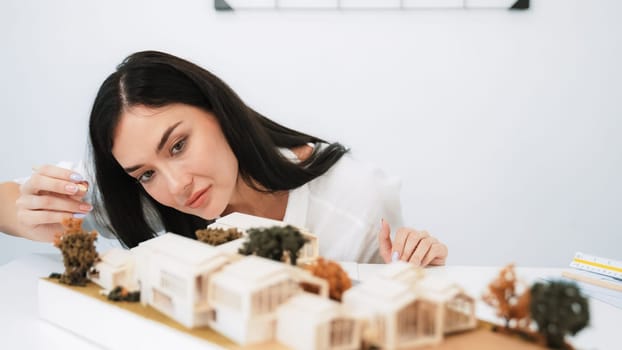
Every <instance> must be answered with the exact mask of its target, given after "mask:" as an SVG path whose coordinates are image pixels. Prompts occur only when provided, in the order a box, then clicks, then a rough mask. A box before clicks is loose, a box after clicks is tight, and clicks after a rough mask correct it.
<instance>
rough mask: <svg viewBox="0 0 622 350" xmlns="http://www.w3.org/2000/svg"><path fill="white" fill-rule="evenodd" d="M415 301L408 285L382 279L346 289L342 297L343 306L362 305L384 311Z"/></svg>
mask: <svg viewBox="0 0 622 350" xmlns="http://www.w3.org/2000/svg"><path fill="white" fill-rule="evenodd" d="M415 299H416V294H415V293H413V290H412V288H411V287H409V286H408V285H406V284H404V283H400V282H397V281H392V280H387V279H383V278H374V279H370V280H367V281H365V282H362V283H361V284H359V285H356V286H354V287H352V288H350V289H348V290H347V291H346V292H345V293H344V296H343V302H344V303H345V304H352V303H355V304H359V305H361V304H364V305H365V306H366V308H369V309H375V310H385V311H393V310H397V309H400V308H401V307H403V306H404V305H406V304H408V303H410V302H412V301H413V300H415ZM368 311H371V310H368ZM366 312H367V311H366Z"/></svg>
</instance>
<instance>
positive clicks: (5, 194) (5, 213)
mask: <svg viewBox="0 0 622 350" xmlns="http://www.w3.org/2000/svg"><path fill="white" fill-rule="evenodd" d="M18 197H19V184H18V183H16V182H3V183H0V232H4V233H7V234H9V235H12V236H23V233H22V232H20V228H19V224H18V223H17V206H16V205H15V202H16V201H17V198H18Z"/></svg>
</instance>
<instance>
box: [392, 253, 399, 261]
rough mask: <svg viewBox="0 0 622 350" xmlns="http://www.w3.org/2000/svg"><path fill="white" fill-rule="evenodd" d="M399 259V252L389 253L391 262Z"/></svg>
mask: <svg viewBox="0 0 622 350" xmlns="http://www.w3.org/2000/svg"><path fill="white" fill-rule="evenodd" d="M398 260H400V253H399V252H393V254H391V262H396V261H398Z"/></svg>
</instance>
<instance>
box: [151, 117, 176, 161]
mask: <svg viewBox="0 0 622 350" xmlns="http://www.w3.org/2000/svg"><path fill="white" fill-rule="evenodd" d="M179 124H181V121H178V122H177V123H175V124H173V125H171V126H169V127H168V129H166V131H165V132H164V134H162V138H161V139H160V143H159V144H158V148H156V154H157V153H160V151H161V150H162V147H164V145H165V144H166V141H168V138H169V137H170V136H171V133H172V132H173V131H174V130H175V128H176V127H177V126H179Z"/></svg>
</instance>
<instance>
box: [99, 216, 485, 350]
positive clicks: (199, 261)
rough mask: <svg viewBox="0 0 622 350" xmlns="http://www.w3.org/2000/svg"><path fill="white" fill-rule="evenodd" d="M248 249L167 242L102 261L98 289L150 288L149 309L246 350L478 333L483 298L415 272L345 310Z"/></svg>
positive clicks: (397, 267)
mask: <svg viewBox="0 0 622 350" xmlns="http://www.w3.org/2000/svg"><path fill="white" fill-rule="evenodd" d="M274 225H279V226H283V225H285V224H284V223H282V222H279V221H274V220H268V219H262V218H255V217H252V216H249V215H243V214H237V213H236V214H231V215H229V216H226V217H223V218H221V219H218V220H217V221H216V222H215V223H214V224H212V225H210V226H211V227H219V228H225V229H228V228H231V227H235V228H238V229H240V230H241V231H243V232H245V231H246V230H247V229H249V228H253V227H270V226H274ZM305 236H307V237H313V240H312V241H311V244H309V246H308V247H307V248H308V250H307V251H306V253H305V257H306V258H307V259H312V258H314V257H316V256H317V238H315V236H312V235H310V234H308V233H305ZM242 242H243V240H236V241H233V242H230V243H226V244H225V245H224V246H225V247H222V246H218V247H214V246H211V245H208V244H206V243H202V242H199V241H196V240H192V239H189V238H186V237H182V236H179V235H175V234H171V233H167V234H164V235H162V236H159V237H156V238H153V239H151V240H148V241H145V242H143V243H141V244H139V246H138V247H136V248H133V249H132V250H131V251H123V250H111V251H109V252H106V253H105V254H102V255H101V261H100V262H98V263H97V264H96V265H95V270H97V273H96V274H94V275H93V276H91V279H92V280H93V281H94V282H96V283H98V284H99V285H100V286H102V287H104V288H105V289H112V288H114V287H116V286H118V285H120V286H123V287H125V288H126V289H128V290H136V286H140V292H141V293H140V300H141V302H142V303H143V305H146V304H148V305H151V306H153V307H154V308H155V309H157V310H159V311H160V312H162V313H164V314H165V315H168V316H169V317H171V318H173V319H174V320H176V321H178V322H179V323H181V324H182V325H184V326H186V327H189V328H194V327H201V326H209V327H211V328H212V329H214V330H216V331H218V332H219V333H221V334H223V335H225V336H227V337H228V338H230V339H231V340H233V341H235V342H236V343H238V344H241V345H249V344H255V343H262V342H267V341H271V340H275V339H276V340H278V341H279V342H281V343H282V344H285V345H288V346H291V347H292V348H295V349H333V350H336V349H344V350H345V349H357V348H359V347H360V344H361V342H362V341H365V342H367V343H369V344H373V345H376V346H379V347H381V348H383V349H397V348H413V347H417V346H424V345H430V344H438V343H439V342H441V341H442V339H443V335H444V334H446V333H449V332H455V331H462V330H466V329H472V328H474V327H475V323H476V320H475V307H474V300H473V298H471V297H469V296H468V295H466V294H465V293H464V292H463V290H462V289H461V288H460V287H458V286H457V285H455V284H452V283H448V282H447V281H439V280H433V279H431V278H427V277H425V276H424V273H423V270H422V269H420V268H415V267H414V266H413V265H411V264H408V263H404V262H397V263H392V264H389V265H387V266H386V268H384V269H383V271H382V272H381V273H380V274H379V276H378V277H377V278H375V279H372V280H368V281H365V282H363V283H361V284H359V285H357V286H355V287H353V288H351V289H349V290H347V291H346V292H345V293H344V295H343V303H342V304H339V303H337V302H334V301H331V300H329V299H328V282H327V281H326V280H323V279H320V278H318V277H315V276H313V275H312V274H311V273H310V272H308V271H306V270H304V269H301V268H298V267H296V266H292V265H289V264H284V263H281V262H276V261H272V260H268V259H264V258H260V257H256V256H246V257H243V256H241V255H238V254H235V253H234V252H237V248H238V247H239V246H241V243H242ZM227 245H228V246H227ZM232 247H235V249H233V248H232ZM302 283H306V284H310V285H314V286H315V287H317V289H318V290H319V296H318V295H314V294H310V293H307V292H305V291H303V289H302V288H301V284H302Z"/></svg>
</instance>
